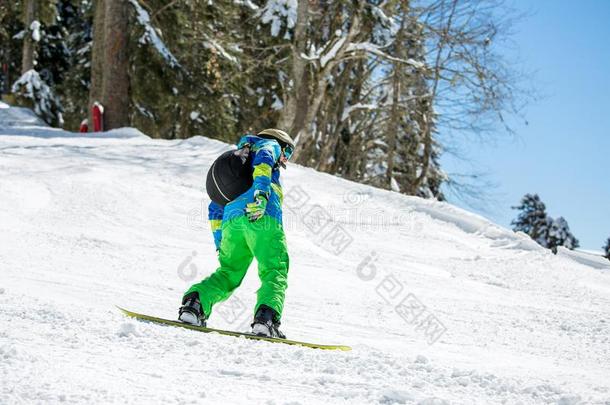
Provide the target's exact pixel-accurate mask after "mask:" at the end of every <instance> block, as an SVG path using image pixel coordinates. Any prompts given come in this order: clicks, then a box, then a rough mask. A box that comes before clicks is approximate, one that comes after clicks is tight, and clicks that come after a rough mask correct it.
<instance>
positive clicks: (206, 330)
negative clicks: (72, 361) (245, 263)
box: [116, 305, 352, 351]
mask: <svg viewBox="0 0 610 405" xmlns="http://www.w3.org/2000/svg"><path fill="white" fill-rule="evenodd" d="M116 307H117V308H118V309H119V310H120V311H121V312H122V313H123V314H125V315H127V316H128V317H131V318H135V319H140V320H143V321H150V322H155V323H158V324H162V325H170V326H175V327H179V328H184V329H191V330H196V331H198V332H204V333H218V334H221V335H227V336H233V337H244V338H246V339H251V340H264V341H267V342H270V343H283V344H287V345H293V346H302V347H309V348H312V349H320V350H341V351H350V350H352V348H351V347H349V346H344V345H321V344H316V343H307V342H300V341H298V340H289V339H279V338H269V337H263V336H255V335H251V334H248V333H243V332H233V331H229V330H223V329H214V328H207V327H205V326H196V325H189V324H187V323H183V322H180V321H173V320H170V319H164V318H158V317H155V316H150V315H144V314H139V313H137V312H132V311H129V310H127V309H125V308H121V307H119V306H118V305H116Z"/></svg>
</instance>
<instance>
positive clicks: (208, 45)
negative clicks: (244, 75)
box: [203, 39, 239, 65]
mask: <svg viewBox="0 0 610 405" xmlns="http://www.w3.org/2000/svg"><path fill="white" fill-rule="evenodd" d="M203 46H204V47H205V48H206V49H214V50H216V51H217V52H219V53H220V55H221V56H222V57H223V58H225V59H227V60H228V61H229V62H231V63H234V64H236V65H239V60H238V59H237V58H236V57H235V56H233V55H231V54H230V53H228V52H227V51H226V50H225V49H224V48H223V47H222V46H221V45H220V44H219V43H218V42H216V41H214V40H211V39H210V40H208V41H205V42H204V43H203Z"/></svg>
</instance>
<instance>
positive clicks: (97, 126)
mask: <svg viewBox="0 0 610 405" xmlns="http://www.w3.org/2000/svg"><path fill="white" fill-rule="evenodd" d="M91 115H92V116H93V131H94V132H102V131H103V130H104V107H102V105H101V104H100V103H98V102H97V101H96V102H95V103H93V107H92V108H91Z"/></svg>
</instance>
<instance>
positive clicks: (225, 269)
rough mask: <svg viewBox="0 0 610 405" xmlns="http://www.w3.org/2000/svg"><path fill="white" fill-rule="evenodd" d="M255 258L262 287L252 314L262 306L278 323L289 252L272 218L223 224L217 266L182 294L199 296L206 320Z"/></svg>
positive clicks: (226, 296)
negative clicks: (212, 271) (270, 311)
mask: <svg viewBox="0 0 610 405" xmlns="http://www.w3.org/2000/svg"><path fill="white" fill-rule="evenodd" d="M253 258H256V261H257V262H258V276H259V278H260V280H261V286H260V288H259V289H258V291H257V302H256V307H255V308H254V313H255V314H256V311H257V310H258V307H259V306H261V305H263V304H264V305H267V306H268V307H270V308H273V309H274V310H275V311H276V313H277V320H278V321H279V319H280V317H281V315H282V310H283V309H284V297H285V294H286V287H287V277H288V264H289V261H288V251H287V248H286V236H285V235H284V229H283V228H282V226H281V225H280V224H279V223H278V222H277V220H276V219H275V218H272V217H270V216H268V215H263V217H262V218H261V219H259V220H258V221H256V222H250V221H249V220H248V219H247V218H246V217H245V216H240V217H237V218H234V219H231V220H229V221H223V224H222V239H221V242H220V252H219V254H218V261H219V262H220V267H219V268H218V269H216V271H215V272H214V273H212V274H211V275H210V276H209V277H207V278H206V279H204V280H203V281H201V282H200V283H197V284H194V285H193V286H191V288H190V289H189V290H188V291H187V292H186V293H185V295H187V294H190V293H192V292H195V291H196V292H197V293H199V300H200V301H201V308H202V309H203V312H204V314H205V316H206V318H209V316H210V314H211V313H212V306H213V305H214V304H216V303H217V302H222V301H224V300H226V299H227V298H229V297H230V296H231V294H232V293H233V291H234V290H235V289H236V288H237V287H239V285H240V284H241V282H242V280H243V278H244V276H245V275H246V271H247V270H248V267H249V266H250V263H252V259H253Z"/></svg>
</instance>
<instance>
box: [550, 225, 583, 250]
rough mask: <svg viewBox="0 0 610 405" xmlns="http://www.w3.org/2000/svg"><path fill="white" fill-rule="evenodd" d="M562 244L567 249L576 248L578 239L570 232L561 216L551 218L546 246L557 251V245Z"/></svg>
mask: <svg viewBox="0 0 610 405" xmlns="http://www.w3.org/2000/svg"><path fill="white" fill-rule="evenodd" d="M558 246H563V247H565V248H567V249H570V250H572V249H576V248H577V247H579V246H580V244H579V242H578V239H576V238H575V237H574V235H572V232H570V227H569V226H568V221H566V220H565V219H564V218H563V217H559V218H556V219H554V220H552V222H551V226H550V227H549V232H548V242H547V247H548V248H549V249H551V250H553V253H557V247H558Z"/></svg>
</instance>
